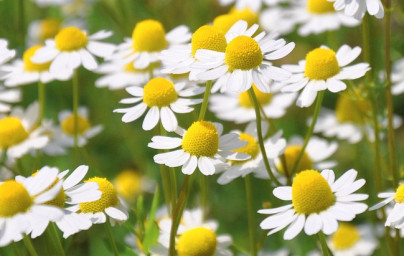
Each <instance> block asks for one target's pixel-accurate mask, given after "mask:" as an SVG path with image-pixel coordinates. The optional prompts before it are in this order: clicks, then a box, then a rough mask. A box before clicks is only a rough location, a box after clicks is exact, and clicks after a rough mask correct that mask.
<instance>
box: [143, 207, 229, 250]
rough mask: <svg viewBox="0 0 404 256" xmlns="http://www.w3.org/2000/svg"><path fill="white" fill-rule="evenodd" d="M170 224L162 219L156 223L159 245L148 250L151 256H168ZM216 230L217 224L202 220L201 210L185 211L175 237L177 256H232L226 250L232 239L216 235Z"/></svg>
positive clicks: (169, 221)
mask: <svg viewBox="0 0 404 256" xmlns="http://www.w3.org/2000/svg"><path fill="white" fill-rule="evenodd" d="M171 223H172V221H171V219H163V220H161V221H160V222H159V223H158V225H159V228H160V235H159V238H158V241H159V244H158V245H156V246H154V247H152V248H151V249H150V250H151V252H152V253H153V255H155V256H166V255H168V249H169V245H170V230H171ZM217 229H218V223H217V222H216V221H214V220H204V218H203V212H202V210H201V209H194V210H185V211H184V213H183V215H182V219H181V224H180V226H179V227H178V230H177V235H176V246H175V247H176V251H177V253H178V255H179V256H183V255H184V256H185V255H204V256H232V255H233V254H232V252H231V251H230V250H229V249H228V247H229V246H230V245H231V243H232V238H231V237H230V236H229V235H218V234H217V233H216V231H217Z"/></svg>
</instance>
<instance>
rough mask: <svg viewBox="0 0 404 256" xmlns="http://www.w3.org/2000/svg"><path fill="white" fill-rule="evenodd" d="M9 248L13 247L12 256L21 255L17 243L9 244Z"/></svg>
mask: <svg viewBox="0 0 404 256" xmlns="http://www.w3.org/2000/svg"><path fill="white" fill-rule="evenodd" d="M11 246H12V247H13V252H14V254H15V255H16V256H20V255H21V253H20V249H18V246H17V243H15V242H13V243H12V244H11Z"/></svg>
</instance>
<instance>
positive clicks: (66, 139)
mask: <svg viewBox="0 0 404 256" xmlns="http://www.w3.org/2000/svg"><path fill="white" fill-rule="evenodd" d="M77 121H78V125H77V127H78V129H77V133H78V136H77V138H78V146H79V147H84V146H85V145H86V144H87V143H88V140H89V139H91V138H93V137H95V136H96V135H98V134H99V133H100V132H101V131H102V129H103V127H102V125H96V126H92V125H91V123H90V121H89V114H88V109H87V108H85V107H80V108H79V109H78V117H77ZM59 122H60V128H61V130H62V133H61V134H60V142H61V143H63V145H68V146H70V147H73V146H74V115H73V113H72V112H71V111H70V110H63V111H61V112H60V113H59Z"/></svg>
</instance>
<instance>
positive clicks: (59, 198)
mask: <svg viewBox="0 0 404 256" xmlns="http://www.w3.org/2000/svg"><path fill="white" fill-rule="evenodd" d="M38 172H39V171H36V172H34V173H33V174H32V176H35V175H37V174H38ZM59 180H60V179H59V178H58V177H56V179H55V181H54V182H53V183H52V184H51V185H50V186H49V187H48V188H47V189H46V190H44V191H43V192H42V193H40V194H39V195H41V194H43V193H45V192H46V191H48V190H49V189H51V188H53V187H54V186H55V185H56V183H58V182H59ZM39 195H38V196H39ZM65 202H66V194H65V191H64V190H63V188H61V189H60V191H59V193H57V195H56V196H55V198H54V199H52V200H50V201H48V202H46V203H45V204H47V205H53V206H57V207H60V208H63V207H64V206H65Z"/></svg>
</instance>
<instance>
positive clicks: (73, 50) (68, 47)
mask: <svg viewBox="0 0 404 256" xmlns="http://www.w3.org/2000/svg"><path fill="white" fill-rule="evenodd" d="M111 35H112V32H108V31H104V30H101V31H99V32H97V33H95V34H93V35H90V36H88V35H87V32H85V31H82V30H81V29H79V28H77V27H65V28H63V29H61V30H60V31H59V32H58V33H57V35H56V36H55V39H50V40H47V41H46V42H45V46H44V47H42V48H40V49H38V50H37V51H36V52H35V54H34V56H32V57H31V61H32V62H34V63H38V64H43V63H49V62H51V64H50V67H49V71H50V72H51V73H52V74H60V73H65V72H71V71H72V70H74V69H76V68H78V67H80V66H81V65H83V67H84V68H86V69H88V70H94V69H96V68H97V67H98V64H97V61H96V59H95V57H94V55H95V56H98V57H102V58H106V57H108V56H110V55H111V54H112V52H113V51H114V50H115V48H116V47H115V46H114V45H113V44H110V43H104V42H99V40H102V39H105V38H108V37H110V36H111Z"/></svg>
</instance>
